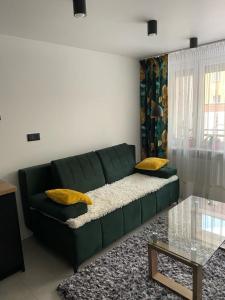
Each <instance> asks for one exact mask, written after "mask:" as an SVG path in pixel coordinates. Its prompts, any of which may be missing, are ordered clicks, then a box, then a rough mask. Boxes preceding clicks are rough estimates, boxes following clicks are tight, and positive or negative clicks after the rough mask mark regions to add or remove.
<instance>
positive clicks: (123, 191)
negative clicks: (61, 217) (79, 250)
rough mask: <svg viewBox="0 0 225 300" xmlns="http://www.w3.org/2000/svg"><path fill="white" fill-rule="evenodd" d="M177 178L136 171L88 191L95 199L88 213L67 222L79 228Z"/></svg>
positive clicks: (72, 226)
mask: <svg viewBox="0 0 225 300" xmlns="http://www.w3.org/2000/svg"><path fill="white" fill-rule="evenodd" d="M176 180H178V177H177V176H172V177H170V178H169V179H164V178H157V177H150V176H146V175H142V174H138V173H136V174H133V175H130V176H127V177H125V178H123V179H121V180H119V181H116V182H114V183H112V184H106V185H105V186H103V187H101V188H98V189H96V190H94V191H91V192H88V193H87V194H88V195H89V197H90V198H91V199H93V202H94V204H93V205H91V206H89V207H88V212H87V213H86V214H83V215H81V216H79V217H77V218H70V219H68V220H67V222H66V223H67V224H68V226H69V227H71V228H73V229H75V228H79V227H81V226H83V225H84V224H85V223H88V222H90V221H92V220H96V219H98V218H100V217H103V216H105V215H107V214H108V213H110V212H112V211H114V210H116V209H118V208H120V207H123V206H126V205H127V204H129V203H131V202H132V201H135V200H137V199H139V198H141V197H144V196H145V195H147V194H149V193H152V192H155V191H157V190H160V189H161V188H162V187H163V186H165V185H167V184H169V183H171V182H174V181H176ZM128 227H129V225H128Z"/></svg>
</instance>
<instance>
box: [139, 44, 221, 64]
mask: <svg viewBox="0 0 225 300" xmlns="http://www.w3.org/2000/svg"><path fill="white" fill-rule="evenodd" d="M220 42H225V39H221V40H217V41H213V42H208V43H203V44H201V45H199V46H198V47H197V48H199V47H203V46H207V45H212V44H217V43H220ZM188 49H191V48H182V49H178V50H172V51H169V52H164V53H160V54H156V55H152V56H149V57H145V58H142V59H140V60H144V59H149V58H154V57H159V56H163V55H167V54H172V53H176V52H178V51H183V50H188Z"/></svg>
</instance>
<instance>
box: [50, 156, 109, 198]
mask: <svg viewBox="0 0 225 300" xmlns="http://www.w3.org/2000/svg"><path fill="white" fill-rule="evenodd" d="M51 166H52V175H53V177H54V179H55V180H54V181H55V186H56V187H57V188H65V189H72V190H77V191H80V192H82V193H86V192H88V191H91V190H94V189H96V188H99V187H101V186H103V185H104V184H105V177H104V173H103V170H102V166H101V162H100V160H99V158H98V156H97V154H96V153H95V152H90V153H86V154H82V155H77V156H72V157H67V158H63V159H58V160H54V161H52V162H51Z"/></svg>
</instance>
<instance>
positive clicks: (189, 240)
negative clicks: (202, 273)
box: [150, 196, 225, 265]
mask: <svg viewBox="0 0 225 300" xmlns="http://www.w3.org/2000/svg"><path fill="white" fill-rule="evenodd" d="M224 240H225V203H222V202H218V201H213V200H208V199H205V198H200V197H196V196H190V197H188V198H187V199H185V200H184V201H182V202H181V203H179V204H178V205H176V206H174V207H173V208H171V209H169V211H168V233H167V237H166V238H165V239H164V238H162V237H161V236H160V233H157V230H156V232H154V233H152V235H151V238H150V244H155V245H156V246H157V247H160V248H164V249H165V250H166V251H168V252H172V253H174V254H177V255H179V256H182V257H183V258H185V259H187V260H190V261H192V262H195V263H197V264H200V265H204V264H205V263H206V262H207V261H208V260H209V258H210V257H211V256H212V255H213V253H214V252H215V251H216V250H217V249H218V248H219V247H220V245H221V244H222V243H223V242H224Z"/></svg>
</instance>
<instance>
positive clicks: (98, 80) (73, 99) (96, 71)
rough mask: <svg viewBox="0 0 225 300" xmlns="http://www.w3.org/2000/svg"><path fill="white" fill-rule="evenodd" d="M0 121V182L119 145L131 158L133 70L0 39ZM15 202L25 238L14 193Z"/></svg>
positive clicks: (126, 63) (102, 57) (82, 54)
mask: <svg viewBox="0 0 225 300" xmlns="http://www.w3.org/2000/svg"><path fill="white" fill-rule="evenodd" d="M0 115H1V121H0V143H1V144H0V178H2V179H4V180H8V181H10V182H11V183H14V184H16V185H18V182H17V170H18V169H20V168H24V167H29V166H32V165H35V164H40V163H45V162H48V161H50V160H53V159H56V158H61V157H66V156H69V155H75V154H79V153H85V152H87V151H89V150H94V149H97V148H102V147H106V146H110V145H113V144H118V143H122V142H127V143H131V144H135V145H137V147H138V150H137V152H138V153H139V140H140V136H139V131H140V130H139V64H138V62H137V61H136V60H133V59H130V58H126V57H122V56H116V55H110V54H105V53H100V52H95V51H89V50H83V49H77V48H72V47H67V46H61V45H56V44H50V43H45V42H39V41H33V40H25V39H20V38H15V37H9V36H0ZM32 132H40V134H41V140H40V141H36V142H30V143H28V142H27V141H26V134H27V133H32ZM17 202H18V207H19V216H20V226H21V232H22V236H23V238H25V237H27V236H28V235H29V232H28V231H27V230H26V228H25V225H24V222H23V218H22V211H21V205H20V195H19V191H18V192H17Z"/></svg>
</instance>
